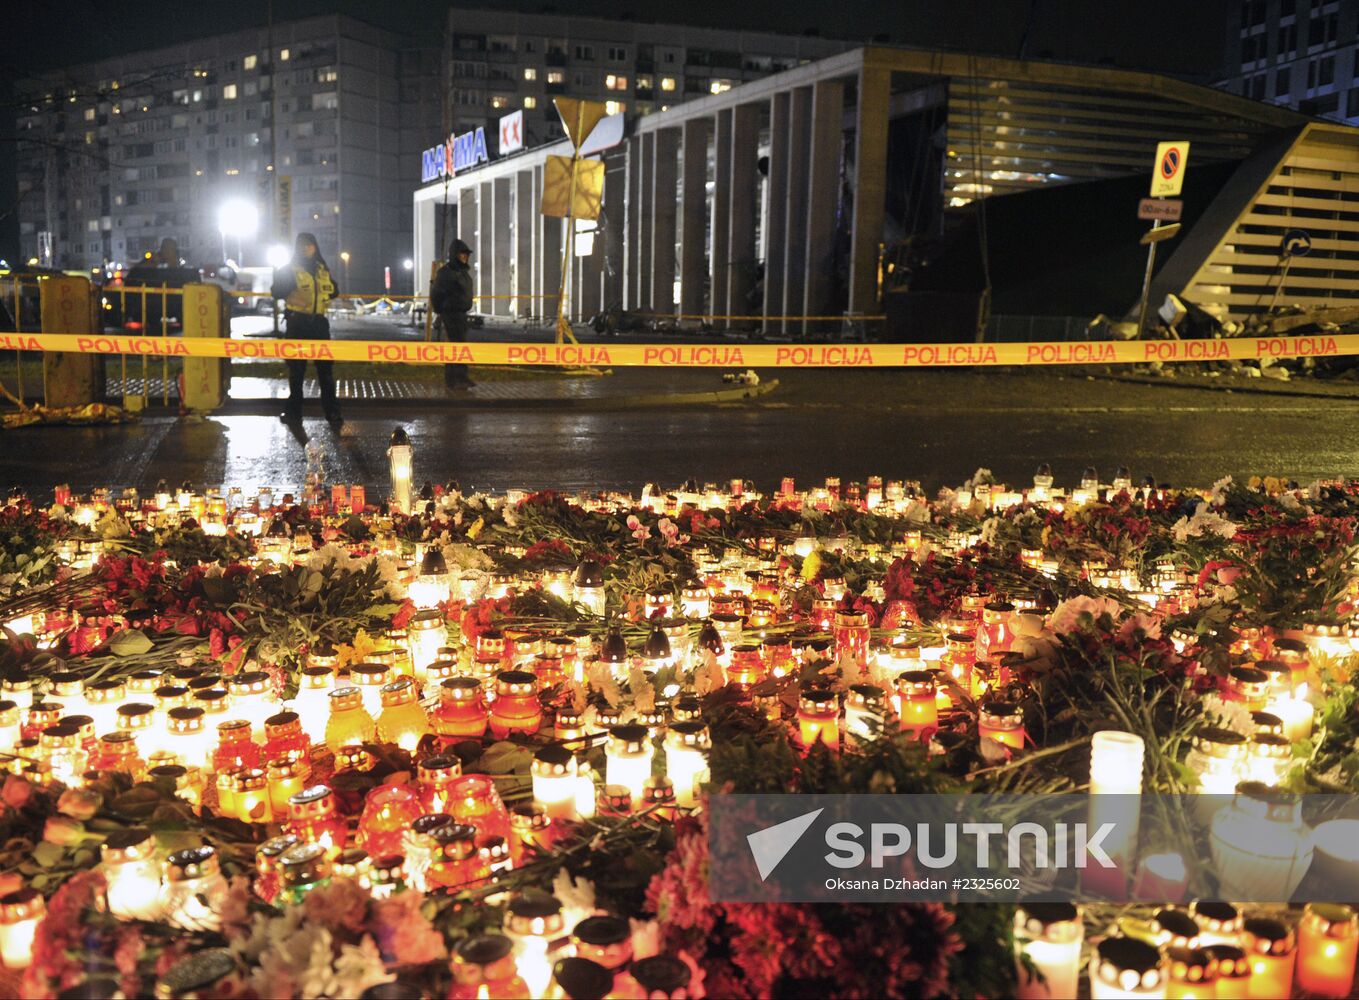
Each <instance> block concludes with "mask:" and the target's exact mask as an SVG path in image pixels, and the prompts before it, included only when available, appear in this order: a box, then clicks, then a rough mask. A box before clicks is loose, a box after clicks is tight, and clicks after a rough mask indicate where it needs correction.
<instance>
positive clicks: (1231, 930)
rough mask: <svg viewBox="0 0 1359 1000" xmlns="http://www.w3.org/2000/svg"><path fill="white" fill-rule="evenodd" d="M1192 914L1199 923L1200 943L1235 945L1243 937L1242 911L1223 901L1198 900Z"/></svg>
mask: <svg viewBox="0 0 1359 1000" xmlns="http://www.w3.org/2000/svg"><path fill="white" fill-rule="evenodd" d="M1189 909H1190V912H1192V913H1193V914H1194V919H1195V920H1197V921H1198V922H1199V943H1200V944H1203V945H1210V944H1235V943H1236V942H1237V941H1238V940H1239V939H1240V937H1241V927H1242V924H1243V921H1242V917H1241V911H1240V910H1238V909H1237V908H1236V907H1235V906H1233V905H1232V904H1231V903H1227V902H1223V901H1221V900H1205V899H1196V900H1195V901H1194V903H1193V904H1192V905H1191V906H1190V908H1189Z"/></svg>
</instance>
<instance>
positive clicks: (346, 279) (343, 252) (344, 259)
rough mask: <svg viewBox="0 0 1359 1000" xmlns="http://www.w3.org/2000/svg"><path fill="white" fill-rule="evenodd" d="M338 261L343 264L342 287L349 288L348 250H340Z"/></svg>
mask: <svg viewBox="0 0 1359 1000" xmlns="http://www.w3.org/2000/svg"><path fill="white" fill-rule="evenodd" d="M340 263H341V264H343V265H344V287H345V289H346V290H348V289H349V251H348V250H341V251H340Z"/></svg>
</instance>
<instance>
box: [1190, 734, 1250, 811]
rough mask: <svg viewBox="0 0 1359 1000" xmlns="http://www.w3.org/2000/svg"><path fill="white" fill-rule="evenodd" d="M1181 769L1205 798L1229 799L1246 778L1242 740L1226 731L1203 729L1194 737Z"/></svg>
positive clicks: (1241, 737)
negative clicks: (1185, 769) (1196, 781)
mask: <svg viewBox="0 0 1359 1000" xmlns="http://www.w3.org/2000/svg"><path fill="white" fill-rule="evenodd" d="M1184 762H1185V765H1186V766H1187V767H1188V768H1189V769H1190V770H1191V771H1193V772H1194V774H1195V775H1197V777H1198V779H1199V791H1200V792H1202V793H1203V794H1205V795H1230V794H1232V793H1233V792H1235V791H1236V785H1237V783H1238V782H1240V781H1241V780H1243V779H1244V778H1245V776H1246V737H1245V736H1243V735H1242V734H1240V733H1237V732H1233V731H1232V730H1230V729H1223V728H1221V727H1218V726H1203V727H1200V728H1199V730H1198V731H1197V732H1196V733H1195V734H1194V743H1193V747H1192V748H1191V749H1190V751H1189V753H1188V754H1187V755H1186V756H1185V760H1184Z"/></svg>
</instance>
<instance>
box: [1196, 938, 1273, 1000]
mask: <svg viewBox="0 0 1359 1000" xmlns="http://www.w3.org/2000/svg"><path fill="white" fill-rule="evenodd" d="M1203 950H1204V951H1206V952H1207V953H1208V960H1209V961H1210V962H1212V963H1213V965H1214V967H1215V968H1216V970H1217V978H1216V980H1215V982H1214V986H1213V996H1214V997H1216V998H1217V1000H1246V998H1248V997H1249V996H1250V995H1251V981H1250V980H1251V966H1250V961H1249V960H1248V959H1247V957H1246V953H1245V952H1244V951H1243V950H1242V949H1241V948H1239V947H1237V946H1236V945H1234V944H1212V945H1209V946H1208V947H1206V948H1205V949H1203ZM1276 995H1277V996H1287V995H1288V991H1287V990H1285V991H1284V992H1283V993H1280V994H1276Z"/></svg>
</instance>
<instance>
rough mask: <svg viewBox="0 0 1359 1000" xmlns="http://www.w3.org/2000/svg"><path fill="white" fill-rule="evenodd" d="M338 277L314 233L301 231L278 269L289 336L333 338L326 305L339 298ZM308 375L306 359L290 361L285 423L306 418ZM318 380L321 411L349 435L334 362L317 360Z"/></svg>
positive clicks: (278, 292)
mask: <svg viewBox="0 0 1359 1000" xmlns="http://www.w3.org/2000/svg"><path fill="white" fill-rule="evenodd" d="M335 292H336V288H335V280H334V279H333V278H332V277H331V276H330V268H329V267H328V266H327V265H326V259H325V258H324V257H322V256H321V248H320V247H319V246H318V245H317V243H316V237H315V236H313V235H312V234H311V233H298V234H297V246H296V248H295V249H294V251H293V259H292V260H291V261H289V262H288V263H287V265H285V266H284V267H280V268H276V269H275V270H274V285H273V296H274V298H276V299H282V300H283V308H284V319H285V322H286V323H287V336H288V337H289V338H291V339H293V340H329V339H330V320H329V319H327V318H326V307H327V306H328V305H329V304H330V300H331V299H333V298H334V297H335ZM306 375H307V362H306V361H289V362H288V403H287V405H286V406H285V407H284V410H283V415H282V417H281V419H282V420H283V422H284V423H301V421H302V383H303V382H304V380H305V379H306ZM316 381H317V382H318V383H319V384H320V386H321V410H322V411H323V412H324V413H325V415H326V420H328V421H329V422H330V425H331V426H332V427H333V428H335V430H336V431H338V432H339V433H340V434H341V435H343V436H345V437H348V436H349V433H350V428H349V426H348V425H347V424H345V422H344V418H343V417H341V416H340V403H339V400H337V399H336V397H335V365H334V362H331V361H317V362H316Z"/></svg>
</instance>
